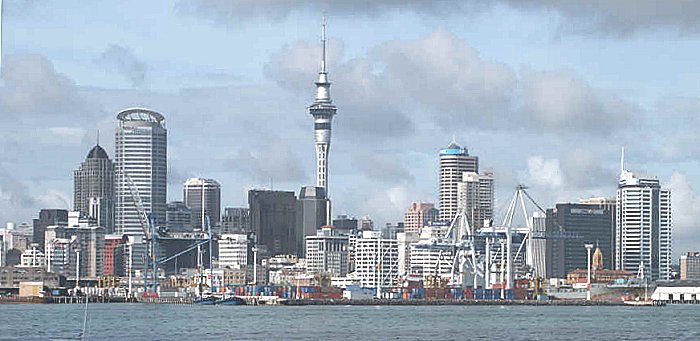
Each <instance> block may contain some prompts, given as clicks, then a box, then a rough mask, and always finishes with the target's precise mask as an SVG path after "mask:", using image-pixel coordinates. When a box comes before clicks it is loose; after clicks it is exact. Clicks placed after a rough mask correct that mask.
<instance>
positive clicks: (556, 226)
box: [545, 203, 614, 278]
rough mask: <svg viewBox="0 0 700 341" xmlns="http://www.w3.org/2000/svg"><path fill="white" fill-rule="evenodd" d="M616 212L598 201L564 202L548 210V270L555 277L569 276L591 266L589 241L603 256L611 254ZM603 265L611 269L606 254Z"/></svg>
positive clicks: (549, 274)
mask: <svg viewBox="0 0 700 341" xmlns="http://www.w3.org/2000/svg"><path fill="white" fill-rule="evenodd" d="M612 216H613V211H611V210H610V209H609V207H607V206H601V205H597V204H580V203H562V204H557V205H556V207H555V208H553V209H548V210H547V220H546V231H547V232H549V235H550V236H560V237H561V238H554V237H552V238H547V239H546V242H545V243H546V245H547V269H546V273H547V275H548V276H550V277H552V278H566V274H568V273H569V272H571V271H574V270H576V269H586V268H587V267H588V251H587V250H586V247H585V245H586V244H593V245H598V247H600V249H601V251H602V252H603V255H606V254H607V255H610V254H612V250H611V248H610V245H611V241H612V238H613V232H614V225H613V224H612ZM606 258H607V259H606V262H607V263H606V264H604V266H605V267H606V268H608V269H610V268H611V265H612V262H610V261H609V260H608V259H609V258H610V257H606Z"/></svg>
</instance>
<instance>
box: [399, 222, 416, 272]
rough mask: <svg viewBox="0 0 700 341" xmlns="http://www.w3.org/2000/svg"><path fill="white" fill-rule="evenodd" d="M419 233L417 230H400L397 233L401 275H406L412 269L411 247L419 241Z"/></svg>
mask: <svg viewBox="0 0 700 341" xmlns="http://www.w3.org/2000/svg"><path fill="white" fill-rule="evenodd" d="M419 237H420V236H419V234H418V233H415V232H399V233H397V234H396V240H397V242H398V248H399V254H398V255H399V265H398V268H399V275H400V276H402V277H404V278H405V277H406V276H407V275H409V273H410V270H411V247H412V246H413V244H415V243H417V242H418V241H419V240H420V239H419Z"/></svg>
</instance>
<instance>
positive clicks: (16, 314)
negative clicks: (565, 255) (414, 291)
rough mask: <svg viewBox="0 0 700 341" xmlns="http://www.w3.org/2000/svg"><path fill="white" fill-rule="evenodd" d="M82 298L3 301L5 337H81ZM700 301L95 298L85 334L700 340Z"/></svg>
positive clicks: (0, 334)
mask: <svg viewBox="0 0 700 341" xmlns="http://www.w3.org/2000/svg"><path fill="white" fill-rule="evenodd" d="M84 308H85V306H84V305H79V304H19V305H12V304H6V305H0V340H71V339H72V340H75V339H76V338H79V335H80V333H81V331H82V328H83V316H84ZM699 320H700V305H670V306H666V307H621V306H614V307H605V306H602V307H599V306H585V307H584V306H575V307H570V306H546V307H545V306H539V307H538V306H304V307H285V306H268V307H265V306H257V307H253V306H199V305H166V304H90V305H89V307H88V323H87V331H86V335H85V339H86V340H108V339H109V340H187V341H191V340H197V341H201V340H351V339H353V340H467V339H507V340H576V341H580V340H590V339H595V340H700V324H698V321H699Z"/></svg>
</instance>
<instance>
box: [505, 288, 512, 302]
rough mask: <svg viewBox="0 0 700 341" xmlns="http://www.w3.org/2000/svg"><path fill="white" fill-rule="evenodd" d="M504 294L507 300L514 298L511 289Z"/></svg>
mask: <svg viewBox="0 0 700 341" xmlns="http://www.w3.org/2000/svg"><path fill="white" fill-rule="evenodd" d="M505 294H506V299H507V300H512V299H513V297H514V292H513V289H511V290H506V293H505Z"/></svg>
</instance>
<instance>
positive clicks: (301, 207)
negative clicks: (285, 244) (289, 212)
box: [296, 186, 330, 257]
mask: <svg viewBox="0 0 700 341" xmlns="http://www.w3.org/2000/svg"><path fill="white" fill-rule="evenodd" d="M329 211H330V201H329V200H328V199H326V191H325V189H324V188H323V187H313V186H305V187H302V188H301V191H299V200H297V231H296V237H297V241H296V242H297V246H296V248H297V250H298V251H299V252H300V253H299V254H298V256H300V257H304V250H305V248H304V239H305V238H306V237H308V236H315V235H316V231H317V230H318V229H319V228H321V227H322V226H326V225H328V214H329Z"/></svg>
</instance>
